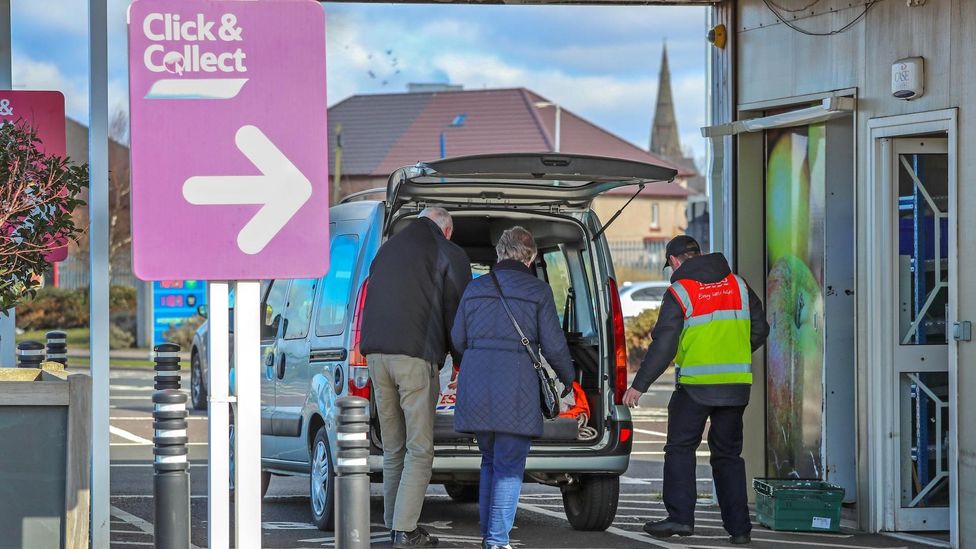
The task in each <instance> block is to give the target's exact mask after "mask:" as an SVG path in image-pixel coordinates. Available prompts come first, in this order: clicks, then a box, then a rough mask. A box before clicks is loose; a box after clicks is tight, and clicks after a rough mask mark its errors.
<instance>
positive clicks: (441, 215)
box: [418, 208, 454, 231]
mask: <svg viewBox="0 0 976 549" xmlns="http://www.w3.org/2000/svg"><path fill="white" fill-rule="evenodd" d="M418 217H426V218H427V219H430V220H431V221H433V222H434V223H437V226H438V227H440V228H441V230H442V231H446V230H447V229H449V228H451V227H453V226H454V221H453V220H452V219H451V214H449V213H448V212H447V210H445V209H444V208H424V211H422V212H420V215H419V216H418Z"/></svg>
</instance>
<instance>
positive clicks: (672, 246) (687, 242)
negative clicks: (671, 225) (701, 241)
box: [664, 234, 701, 268]
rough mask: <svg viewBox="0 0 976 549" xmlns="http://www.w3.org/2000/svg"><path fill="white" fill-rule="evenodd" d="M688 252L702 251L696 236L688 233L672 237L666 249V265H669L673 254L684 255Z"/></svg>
mask: <svg viewBox="0 0 976 549" xmlns="http://www.w3.org/2000/svg"><path fill="white" fill-rule="evenodd" d="M688 252H697V253H701V246H699V245H698V241H697V240H695V239H694V238H692V237H690V236H688V235H686V234H679V235H678V236H676V237H674V238H672V239H671V241H670V242H668V246H667V248H665V250H664V267H665V268H667V267H668V262H669V260H670V259H671V256H673V255H683V254H686V253H688Z"/></svg>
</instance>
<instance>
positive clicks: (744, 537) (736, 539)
mask: <svg viewBox="0 0 976 549" xmlns="http://www.w3.org/2000/svg"><path fill="white" fill-rule="evenodd" d="M729 543H731V544H732V545H749V544H750V543H752V538H751V537H749V534H739V535H738V536H730V537H729Z"/></svg>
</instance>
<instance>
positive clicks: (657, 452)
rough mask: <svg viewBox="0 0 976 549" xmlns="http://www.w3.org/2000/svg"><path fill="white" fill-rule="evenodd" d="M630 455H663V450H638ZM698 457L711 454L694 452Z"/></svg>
mask: <svg viewBox="0 0 976 549" xmlns="http://www.w3.org/2000/svg"><path fill="white" fill-rule="evenodd" d="M630 455H632V456H663V455H664V450H643V451H640V452H631V453H630ZM695 455H696V456H698V457H709V456H711V455H712V454H711V453H710V452H695Z"/></svg>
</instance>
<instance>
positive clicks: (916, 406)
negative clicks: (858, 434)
mask: <svg viewBox="0 0 976 549" xmlns="http://www.w3.org/2000/svg"><path fill="white" fill-rule="evenodd" d="M888 150H890V151H891V155H890V159H889V161H890V162H891V164H890V171H889V172H888V173H890V174H892V181H891V182H890V184H891V185H892V186H893V190H894V191H896V192H895V193H893V194H896V196H897V203H896V204H892V207H893V208H896V210H895V215H894V216H893V218H894V220H895V225H896V226H895V227H893V231H894V239H895V247H894V249H895V251H896V253H897V256H896V260H895V261H894V262H893V265H892V268H894V269H895V280H896V281H897V282H896V284H895V287H894V288H893V293H894V295H892V296H891V298H892V299H893V300H894V303H896V304H897V309H898V314H897V315H896V317H895V318H894V319H893V323H892V325H891V329H892V330H893V332H894V337H893V338H892V342H893V343H894V345H895V349H894V353H893V357H894V360H893V364H892V367H893V368H894V376H893V379H894V380H895V383H894V387H892V388H891V390H893V391H894V394H893V397H894V404H895V407H894V410H895V414H894V417H892V418H891V422H892V423H893V424H892V425H891V432H892V433H894V435H895V437H896V438H897V444H896V445H895V448H896V459H895V460H894V461H895V463H893V464H892V466H893V467H897V471H895V472H894V475H893V477H894V478H897V481H896V482H895V487H896V491H895V493H892V494H891V497H892V499H893V501H892V503H893V507H894V510H895V528H896V530H901V531H932V530H948V529H949V478H950V475H952V474H953V471H952V467H951V466H950V461H949V440H950V433H949V407H950V406H951V405H952V402H950V400H949V395H950V394H951V392H950V390H949V374H948V371H949V341H950V339H949V338H951V337H952V335H951V323H949V322H948V319H951V318H954V315H952V314H951V312H952V311H951V310H950V309H951V308H952V307H953V304H952V303H950V300H949V295H950V292H949V288H950V285H951V284H954V283H955V281H954V280H952V279H951V277H950V272H951V271H950V269H949V250H950V247H949V244H950V242H949V240H950V234H954V232H955V220H954V219H951V218H950V215H949V212H950V202H949V201H950V196H951V195H952V196H954V193H950V189H949V156H948V143H947V140H946V139H942V138H924V139H916V138H906V139H893V140H891V142H890V147H889V148H888Z"/></svg>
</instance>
